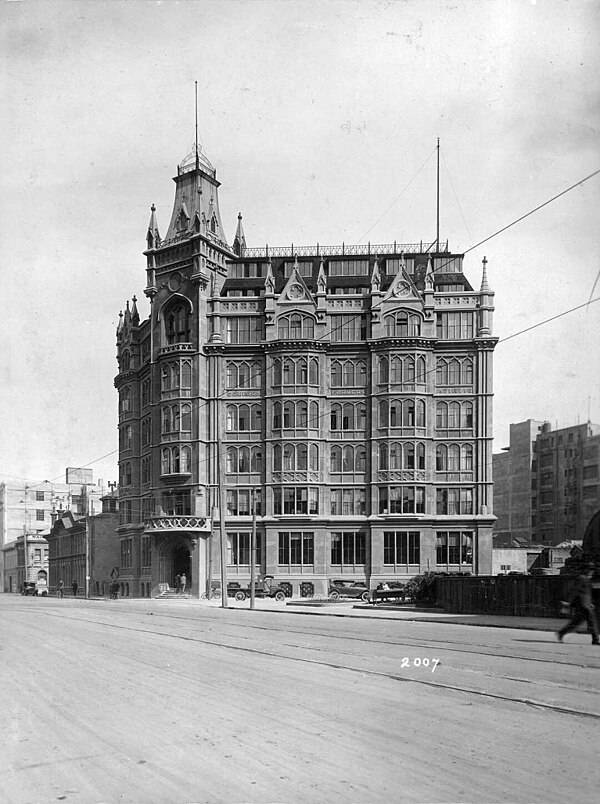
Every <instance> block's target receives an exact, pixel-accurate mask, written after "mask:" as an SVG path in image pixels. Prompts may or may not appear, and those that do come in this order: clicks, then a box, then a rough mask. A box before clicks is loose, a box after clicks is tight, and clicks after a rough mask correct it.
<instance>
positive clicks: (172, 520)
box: [144, 516, 211, 532]
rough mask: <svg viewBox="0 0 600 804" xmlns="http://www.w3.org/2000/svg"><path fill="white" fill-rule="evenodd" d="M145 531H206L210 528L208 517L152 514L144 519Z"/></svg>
mask: <svg viewBox="0 0 600 804" xmlns="http://www.w3.org/2000/svg"><path fill="white" fill-rule="evenodd" d="M144 524H145V525H146V530H147V531H165V530H168V531H179V530H187V531H202V532H208V531H210V529H211V522H210V519H209V518H208V517H200V516H152V517H149V518H148V519H146V521H145V523H144Z"/></svg>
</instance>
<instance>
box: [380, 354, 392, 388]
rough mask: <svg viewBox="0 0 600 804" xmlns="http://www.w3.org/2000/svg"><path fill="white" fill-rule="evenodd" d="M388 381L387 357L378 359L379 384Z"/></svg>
mask: <svg viewBox="0 0 600 804" xmlns="http://www.w3.org/2000/svg"><path fill="white" fill-rule="evenodd" d="M389 381H390V372H389V364H388V360H387V357H380V358H379V382H380V383H388V382H389Z"/></svg>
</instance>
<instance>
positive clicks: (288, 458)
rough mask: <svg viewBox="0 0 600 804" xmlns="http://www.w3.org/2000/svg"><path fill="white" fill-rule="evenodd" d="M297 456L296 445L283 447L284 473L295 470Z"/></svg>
mask: <svg viewBox="0 0 600 804" xmlns="http://www.w3.org/2000/svg"><path fill="white" fill-rule="evenodd" d="M294 459H295V455H294V445H293V444H285V446H284V447H283V471H284V472H289V471H291V470H292V469H295V468H296V466H295V460H294Z"/></svg>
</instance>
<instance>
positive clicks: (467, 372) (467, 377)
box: [462, 357, 473, 385]
mask: <svg viewBox="0 0 600 804" xmlns="http://www.w3.org/2000/svg"><path fill="white" fill-rule="evenodd" d="M462 370H463V371H462V383H463V385H473V361H472V360H471V358H470V357H468V358H467V359H466V360H465V361H464V362H463V365H462Z"/></svg>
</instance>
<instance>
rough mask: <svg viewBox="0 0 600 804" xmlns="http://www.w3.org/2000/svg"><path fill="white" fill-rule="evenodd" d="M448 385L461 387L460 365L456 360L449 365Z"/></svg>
mask: <svg viewBox="0 0 600 804" xmlns="http://www.w3.org/2000/svg"><path fill="white" fill-rule="evenodd" d="M448 385H460V363H459V362H458V360H456V359H454V360H451V361H450V363H449V364H448Z"/></svg>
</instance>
